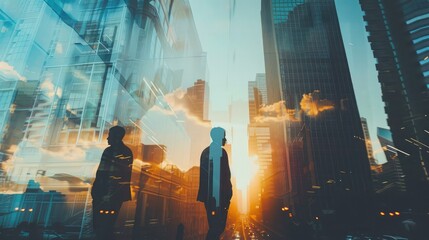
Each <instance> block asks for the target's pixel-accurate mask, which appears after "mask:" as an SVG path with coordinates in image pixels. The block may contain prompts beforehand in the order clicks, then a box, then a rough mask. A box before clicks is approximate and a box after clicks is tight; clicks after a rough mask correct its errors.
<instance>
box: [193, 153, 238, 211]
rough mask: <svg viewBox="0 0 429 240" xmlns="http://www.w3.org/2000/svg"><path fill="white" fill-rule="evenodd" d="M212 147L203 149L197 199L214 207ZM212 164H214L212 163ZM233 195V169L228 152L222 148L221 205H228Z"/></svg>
mask: <svg viewBox="0 0 429 240" xmlns="http://www.w3.org/2000/svg"><path fill="white" fill-rule="evenodd" d="M209 156H210V147H207V148H206V149H204V150H203V152H202V153H201V157H200V186H199V189H198V196H197V201H200V202H204V203H205V204H209V205H210V206H211V207H214V206H215V204H214V203H213V200H214V198H213V196H212V188H213V181H212V179H213V178H212V176H213V166H209V163H210V161H209ZM211 165H212V164H211ZM231 197H232V184H231V170H230V168H229V163H228V154H227V153H226V151H225V149H223V148H222V157H221V165H220V200H221V201H220V206H221V207H228V206H229V203H230V201H231Z"/></svg>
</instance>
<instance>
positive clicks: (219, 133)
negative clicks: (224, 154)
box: [210, 127, 226, 146]
mask: <svg viewBox="0 0 429 240" xmlns="http://www.w3.org/2000/svg"><path fill="white" fill-rule="evenodd" d="M210 137H211V138H212V141H213V143H216V144H219V145H221V146H224V145H225V143H226V138H225V129H223V128H221V127H215V128H212V130H211V131H210Z"/></svg>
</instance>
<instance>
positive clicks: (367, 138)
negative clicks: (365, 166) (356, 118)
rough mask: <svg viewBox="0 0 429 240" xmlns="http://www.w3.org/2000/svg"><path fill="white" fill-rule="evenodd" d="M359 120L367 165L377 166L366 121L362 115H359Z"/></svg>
mask: <svg viewBox="0 0 429 240" xmlns="http://www.w3.org/2000/svg"><path fill="white" fill-rule="evenodd" d="M360 121H361V124H362V130H363V136H364V137H365V138H364V141H365V146H366V152H367V154H368V161H369V165H370V166H371V167H375V166H377V163H376V162H375V158H374V151H373V149H372V142H371V136H370V135H369V129H368V122H367V121H366V118H364V117H361V118H360Z"/></svg>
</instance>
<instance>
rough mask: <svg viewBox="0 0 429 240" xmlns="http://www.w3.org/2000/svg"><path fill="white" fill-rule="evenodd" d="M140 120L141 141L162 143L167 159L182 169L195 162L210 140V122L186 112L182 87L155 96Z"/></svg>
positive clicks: (186, 102)
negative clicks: (153, 102)
mask: <svg viewBox="0 0 429 240" xmlns="http://www.w3.org/2000/svg"><path fill="white" fill-rule="evenodd" d="M141 122H142V125H141V128H142V130H143V132H144V133H143V143H145V144H162V145H165V146H166V147H167V160H169V161H170V162H172V163H174V164H175V165H176V166H177V167H179V168H180V169H182V170H186V169H189V168H190V167H192V166H194V165H197V164H198V163H199V155H200V154H201V151H202V150H203V149H204V148H205V147H206V146H208V145H209V144H210V137H209V136H210V134H209V133H210V130H211V124H210V122H207V121H202V120H201V119H199V118H198V117H196V116H194V115H193V114H192V113H191V112H190V110H189V109H188V100H187V99H186V91H185V90H183V89H177V90H175V91H173V92H171V93H169V94H166V95H164V96H159V97H158V101H157V104H156V105H155V106H153V107H152V108H151V109H150V110H149V111H148V112H147V113H146V114H145V116H144V117H143V118H142V121H141Z"/></svg>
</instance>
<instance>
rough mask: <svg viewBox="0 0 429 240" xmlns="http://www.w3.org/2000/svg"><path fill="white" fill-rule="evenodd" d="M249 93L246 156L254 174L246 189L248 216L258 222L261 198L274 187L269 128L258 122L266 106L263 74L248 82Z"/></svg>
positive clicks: (261, 208) (260, 212)
mask: <svg viewBox="0 0 429 240" xmlns="http://www.w3.org/2000/svg"><path fill="white" fill-rule="evenodd" d="M248 91H249V92H248V93H249V120H250V124H249V126H248V130H247V132H248V137H249V143H248V146H249V156H253V157H256V162H257V165H258V172H257V174H256V176H255V177H254V178H253V179H252V182H251V184H250V185H251V187H250V188H249V194H248V196H249V212H250V214H252V215H255V216H256V217H257V218H258V219H261V217H262V212H263V211H264V207H265V204H264V203H263V198H267V197H272V196H273V195H274V192H275V190H274V184H273V181H272V178H270V176H271V175H272V173H273V169H272V148H271V137H270V125H269V124H268V123H264V122H260V121H258V117H259V119H260V118H261V117H263V115H264V113H263V112H261V111H260V109H261V108H262V107H263V106H265V105H266V104H267V87H266V81H265V74H264V73H257V74H256V77H255V81H249V82H248Z"/></svg>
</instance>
